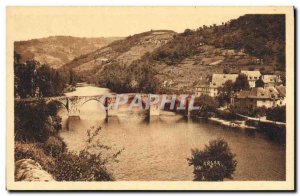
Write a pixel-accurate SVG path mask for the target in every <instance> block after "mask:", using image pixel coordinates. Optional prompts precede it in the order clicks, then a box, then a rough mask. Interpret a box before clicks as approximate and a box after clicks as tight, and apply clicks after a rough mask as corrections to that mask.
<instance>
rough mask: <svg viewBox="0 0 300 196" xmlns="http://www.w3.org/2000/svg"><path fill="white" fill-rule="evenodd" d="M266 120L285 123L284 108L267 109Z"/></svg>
mask: <svg viewBox="0 0 300 196" xmlns="http://www.w3.org/2000/svg"><path fill="white" fill-rule="evenodd" d="M266 113H267V119H268V120H272V121H279V122H285V121H286V107H285V106H282V107H275V108H269V109H267V111H266Z"/></svg>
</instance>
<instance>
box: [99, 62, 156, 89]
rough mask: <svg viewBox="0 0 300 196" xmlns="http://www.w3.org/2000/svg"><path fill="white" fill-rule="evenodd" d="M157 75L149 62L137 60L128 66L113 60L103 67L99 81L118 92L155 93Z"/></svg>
mask: <svg viewBox="0 0 300 196" xmlns="http://www.w3.org/2000/svg"><path fill="white" fill-rule="evenodd" d="M155 75H156V71H155V69H154V68H153V67H152V66H151V64H150V63H149V62H146V63H140V61H135V62H133V63H132V64H131V65H130V66H128V67H127V66H123V65H121V64H119V63H117V62H113V63H112V65H111V66H109V67H108V66H107V67H105V68H104V69H103V72H102V74H101V77H100V79H99V82H98V83H99V84H100V85H101V86H105V87H107V88H110V89H111V90H113V91H115V92H118V93H126V92H139V93H154V92H156V91H157V89H158V82H157V81H156V79H155Z"/></svg>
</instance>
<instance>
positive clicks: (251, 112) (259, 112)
mask: <svg viewBox="0 0 300 196" xmlns="http://www.w3.org/2000/svg"><path fill="white" fill-rule="evenodd" d="M230 111H231V112H232V113H235V114H242V115H245V116H251V117H261V116H265V115H266V111H267V108H265V107H254V108H248V107H231V108H230Z"/></svg>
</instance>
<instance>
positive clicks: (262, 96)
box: [195, 71, 285, 108]
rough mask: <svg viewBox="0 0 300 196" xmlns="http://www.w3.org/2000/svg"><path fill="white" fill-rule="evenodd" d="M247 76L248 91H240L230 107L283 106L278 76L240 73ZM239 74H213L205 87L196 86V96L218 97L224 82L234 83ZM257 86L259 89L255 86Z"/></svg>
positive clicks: (281, 88) (282, 92)
mask: <svg viewBox="0 0 300 196" xmlns="http://www.w3.org/2000/svg"><path fill="white" fill-rule="evenodd" d="M241 74H244V75H246V76H247V80H248V82H249V86H250V90H241V91H240V92H238V93H236V94H234V95H233V96H232V98H231V104H232V105H236V106H238V105H240V106H245V107H249V108H253V107H263V106H264V107H267V108H269V107H276V106H283V105H285V87H284V86H283V85H282V81H281V79H280V76H278V75H262V74H261V73H260V71H241ZM238 76H239V74H213V75H212V77H211V80H210V81H209V83H208V84H206V85H200V86H197V87H196V89H195V94H196V96H201V95H208V96H211V97H216V96H218V93H219V92H218V91H219V88H220V87H222V86H223V85H224V84H225V82H226V81H228V80H231V81H232V82H235V81H236V79H237V78H238ZM257 84H259V87H258V86H257Z"/></svg>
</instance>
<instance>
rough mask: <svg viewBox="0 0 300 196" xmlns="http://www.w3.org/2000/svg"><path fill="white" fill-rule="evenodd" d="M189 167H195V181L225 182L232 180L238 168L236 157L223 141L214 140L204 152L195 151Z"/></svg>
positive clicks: (189, 160)
mask: <svg viewBox="0 0 300 196" xmlns="http://www.w3.org/2000/svg"><path fill="white" fill-rule="evenodd" d="M188 162H189V165H193V166H194V180H195V181H223V180H224V179H225V178H229V179H232V174H233V173H234V171H235V168H236V166H237V161H236V160H235V155H234V154H233V153H231V150H230V148H229V146H228V143H227V142H226V141H225V140H223V139H217V140H212V141H210V142H209V145H205V148H204V150H199V149H193V150H192V157H191V158H189V159H188Z"/></svg>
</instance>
